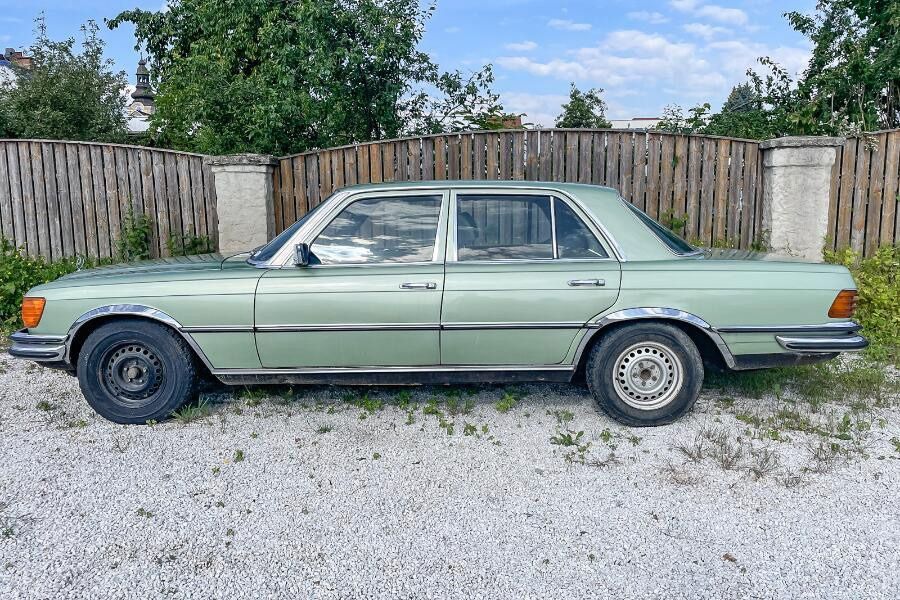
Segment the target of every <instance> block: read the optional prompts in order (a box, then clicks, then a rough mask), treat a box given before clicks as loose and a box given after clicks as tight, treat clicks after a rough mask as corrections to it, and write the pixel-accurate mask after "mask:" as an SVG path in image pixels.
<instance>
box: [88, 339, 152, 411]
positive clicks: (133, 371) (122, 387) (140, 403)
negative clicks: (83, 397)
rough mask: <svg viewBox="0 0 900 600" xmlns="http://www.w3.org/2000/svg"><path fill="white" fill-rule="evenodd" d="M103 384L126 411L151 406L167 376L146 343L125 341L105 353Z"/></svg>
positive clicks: (102, 374)
mask: <svg viewBox="0 0 900 600" xmlns="http://www.w3.org/2000/svg"><path fill="white" fill-rule="evenodd" d="M100 364H101V365H102V373H101V376H102V381H103V385H104V387H105V388H106V390H107V392H109V394H110V396H112V398H113V401H114V402H116V403H117V404H119V405H121V406H124V407H127V408H142V407H144V406H147V405H148V404H150V403H152V402H153V400H154V397H155V396H156V394H157V393H158V392H159V389H160V387H161V386H162V383H163V379H164V376H165V369H164V367H163V363H162V361H161V360H160V359H159V357H158V356H157V355H156V353H155V352H154V351H153V349H151V348H149V347H148V346H146V345H145V344H142V343H140V342H124V343H120V344H116V345H115V346H113V347H111V348H110V349H109V350H107V351H106V352H105V353H104V354H103V359H102V361H101V363H100Z"/></svg>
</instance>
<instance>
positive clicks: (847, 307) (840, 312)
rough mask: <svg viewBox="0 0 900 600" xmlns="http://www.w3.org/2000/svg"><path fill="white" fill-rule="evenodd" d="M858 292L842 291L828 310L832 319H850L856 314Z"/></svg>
mask: <svg viewBox="0 0 900 600" xmlns="http://www.w3.org/2000/svg"><path fill="white" fill-rule="evenodd" d="M857 295H858V294H857V293H856V290H841V291H840V293H839V294H838V295H837V298H835V299H834V302H832V303H831V308H830V309H828V316H829V317H831V318H832V319H849V318H850V317H852V316H853V313H854V312H856V297H857Z"/></svg>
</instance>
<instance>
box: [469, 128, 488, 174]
mask: <svg viewBox="0 0 900 600" xmlns="http://www.w3.org/2000/svg"><path fill="white" fill-rule="evenodd" d="M486 178H487V136H486V135H485V134H483V133H476V134H474V135H473V136H472V179H486Z"/></svg>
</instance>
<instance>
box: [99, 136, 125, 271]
mask: <svg viewBox="0 0 900 600" xmlns="http://www.w3.org/2000/svg"><path fill="white" fill-rule="evenodd" d="M102 155H103V182H104V185H105V189H106V215H107V218H108V219H109V242H110V256H115V254H116V244H117V243H118V241H119V238H120V237H121V231H122V219H121V217H120V215H119V186H118V185H117V183H116V157H115V153H114V152H113V148H112V146H103V151H102Z"/></svg>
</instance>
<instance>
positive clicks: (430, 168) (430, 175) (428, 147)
mask: <svg viewBox="0 0 900 600" xmlns="http://www.w3.org/2000/svg"><path fill="white" fill-rule="evenodd" d="M434 141H435V138H430V137H428V138H425V139H423V140H422V180H423V181H434V179H435V177H434Z"/></svg>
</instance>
